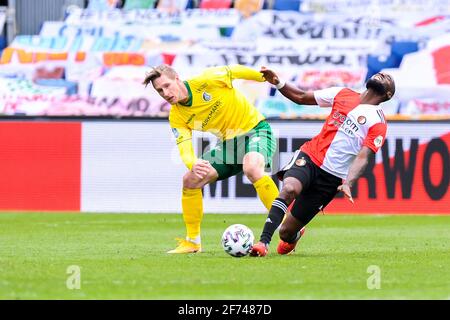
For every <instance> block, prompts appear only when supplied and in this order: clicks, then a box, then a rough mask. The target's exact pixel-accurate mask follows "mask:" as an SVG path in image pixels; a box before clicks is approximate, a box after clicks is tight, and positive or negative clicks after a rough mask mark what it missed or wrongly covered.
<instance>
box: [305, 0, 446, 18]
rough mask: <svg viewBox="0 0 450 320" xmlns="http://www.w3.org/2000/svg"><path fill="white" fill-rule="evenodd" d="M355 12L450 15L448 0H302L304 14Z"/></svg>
mask: <svg viewBox="0 0 450 320" xmlns="http://www.w3.org/2000/svg"><path fill="white" fill-rule="evenodd" d="M349 8H351V10H352V11H353V12H358V13H367V12H370V11H373V10H376V11H382V12H385V13H387V14H392V13H397V14H401V15H408V14H415V13H416V14H417V13H424V12H428V13H436V14H442V13H450V6H449V3H448V0H402V1H399V0H302V4H301V6H300V10H301V11H303V12H329V13H335V12H342V13H348V10H349Z"/></svg>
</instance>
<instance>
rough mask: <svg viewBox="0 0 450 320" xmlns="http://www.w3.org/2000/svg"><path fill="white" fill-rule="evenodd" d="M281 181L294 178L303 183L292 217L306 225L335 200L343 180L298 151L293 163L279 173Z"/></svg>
mask: <svg viewBox="0 0 450 320" xmlns="http://www.w3.org/2000/svg"><path fill="white" fill-rule="evenodd" d="M277 176H278V178H279V179H280V180H283V179H285V178H287V177H293V178H296V179H297V180H299V181H300V182H301V183H302V192H301V193H300V194H299V195H298V197H297V198H296V199H295V203H294V206H293V208H292V210H291V213H292V215H293V216H294V217H295V218H297V219H298V220H299V221H300V222H301V223H302V224H303V225H306V224H307V223H308V222H309V221H311V219H312V218H314V216H315V215H316V214H317V213H318V212H319V211H321V210H323V209H324V208H325V207H326V206H327V205H328V204H329V203H330V202H331V200H333V198H334V197H335V195H336V194H337V192H338V191H337V188H338V187H339V186H340V185H341V184H342V179H341V178H339V177H336V176H334V175H332V174H330V173H328V172H326V171H324V170H322V169H320V168H319V167H318V166H317V165H316V164H315V163H314V162H312V160H311V159H310V157H309V156H308V155H307V154H306V153H304V152H301V151H300V150H297V151H296V152H295V154H294V156H293V157H292V159H291V161H289V163H288V164H287V165H286V166H285V167H284V168H283V169H281V171H279V172H278V173H277Z"/></svg>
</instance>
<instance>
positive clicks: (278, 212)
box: [260, 198, 288, 244]
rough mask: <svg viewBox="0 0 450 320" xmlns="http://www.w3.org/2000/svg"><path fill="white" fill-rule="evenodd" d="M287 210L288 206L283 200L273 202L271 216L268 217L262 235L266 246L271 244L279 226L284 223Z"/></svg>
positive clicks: (278, 199) (261, 239)
mask: <svg viewBox="0 0 450 320" xmlns="http://www.w3.org/2000/svg"><path fill="white" fill-rule="evenodd" d="M287 208H288V205H287V203H286V201H284V200H283V199H281V198H276V199H275V200H274V201H273V203H272V207H271V208H270V211H269V216H268V217H267V220H266V223H265V224H264V229H263V232H262V233H261V238H260V241H261V242H264V243H265V244H269V243H270V240H272V236H273V234H274V232H275V230H277V228H278V226H279V225H280V224H281V222H282V221H283V217H284V215H285V214H286V211H287Z"/></svg>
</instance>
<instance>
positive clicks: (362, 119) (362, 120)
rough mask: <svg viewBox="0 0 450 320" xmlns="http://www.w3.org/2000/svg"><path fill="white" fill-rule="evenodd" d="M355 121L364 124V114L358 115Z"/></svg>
mask: <svg viewBox="0 0 450 320" xmlns="http://www.w3.org/2000/svg"><path fill="white" fill-rule="evenodd" d="M356 121H358V123H359V124H364V123H366V121H367V119H366V117H364V116H359V117H358V119H357V120H356Z"/></svg>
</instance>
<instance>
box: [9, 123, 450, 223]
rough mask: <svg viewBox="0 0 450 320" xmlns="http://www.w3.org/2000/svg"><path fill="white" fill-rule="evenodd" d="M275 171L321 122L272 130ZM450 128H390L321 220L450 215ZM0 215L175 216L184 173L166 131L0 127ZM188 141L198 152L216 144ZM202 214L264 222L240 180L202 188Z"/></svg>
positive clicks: (159, 127)
mask: <svg viewBox="0 0 450 320" xmlns="http://www.w3.org/2000/svg"><path fill="white" fill-rule="evenodd" d="M271 125H272V127H273V130H274V132H275V134H276V135H277V136H278V137H279V140H278V142H279V143H278V152H277V154H276V156H275V159H274V163H275V165H276V166H277V165H279V164H284V163H287V162H288V161H289V159H290V158H291V156H292V154H293V151H294V150H296V149H297V148H298V147H299V146H300V145H301V144H303V143H304V142H305V141H306V140H308V139H310V138H311V137H312V136H313V135H315V134H317V133H318V132H319V131H320V129H321V126H322V122H321V121H317V122H308V121H304V122H298V121H290V122H280V121H278V122H272V123H271ZM448 128H449V122H444V123H436V122H428V123H424V122H414V123H411V122H410V123H390V124H389V129H388V138H387V141H386V143H385V145H384V146H383V147H382V149H381V150H380V151H379V153H378V154H376V156H375V157H374V158H372V159H371V160H370V161H369V165H368V167H367V169H366V171H365V172H364V174H363V176H362V178H361V179H360V180H359V181H358V183H357V185H356V186H355V187H354V189H353V195H354V199H355V204H354V205H352V204H351V203H349V202H348V200H347V199H343V198H342V197H338V198H336V199H335V200H333V202H332V203H331V204H330V205H329V206H328V207H327V208H325V214H331V213H364V214H383V213H397V214H419V213H420V214H450V208H449V206H448V203H449V201H450V193H449V190H448V189H449V181H450V157H449V148H450V131H449V129H448ZM0 132H1V134H0V148H1V150H2V157H1V159H0V175H1V177H2V181H3V183H1V184H0V210H18V211H22V210H26V211H38V210H55V211H58V210H63V211H88V212H91V211H92V212H154V213H157V212H175V213H177V212H178V213H179V212H180V211H181V195H180V193H181V188H182V176H183V174H184V173H185V172H186V168H185V166H184V164H183V163H181V160H180V157H179V155H178V149H177V147H176V145H175V141H174V137H173V135H172V132H171V130H170V128H169V125H168V124H167V122H166V121H120V122H117V121H100V122H96V121H87V122H77V121H70V122H69V121H66V122H41V121H30V122H20V121H19V122H17V121H16V122H8V121H4V122H0ZM213 142H214V139H211V136H210V135H207V134H203V135H200V134H196V135H195V136H194V148H195V150H197V152H200V147H206V146H207V145H208V144H209V143H213ZM204 209H205V212H208V213H213V212H229V213H263V212H265V209H264V207H263V206H262V204H261V203H260V201H259V200H258V198H257V196H256V192H255V190H254V188H253V186H252V185H251V183H250V182H249V181H248V180H247V179H246V178H245V177H243V175H242V174H239V175H237V176H236V177H232V178H230V179H228V180H226V181H222V182H218V183H213V184H211V185H208V186H206V187H205V188H204Z"/></svg>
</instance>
